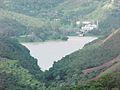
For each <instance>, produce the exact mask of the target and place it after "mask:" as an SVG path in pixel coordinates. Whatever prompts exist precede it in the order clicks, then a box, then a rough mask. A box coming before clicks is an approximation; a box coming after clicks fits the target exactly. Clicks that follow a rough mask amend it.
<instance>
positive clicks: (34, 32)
mask: <svg viewBox="0 0 120 90" xmlns="http://www.w3.org/2000/svg"><path fill="white" fill-rule="evenodd" d="M110 1H111V0H110ZM110 1H109V0H107V1H106V0H84V1H83V0H0V90H120V63H119V60H120V58H119V57H118V56H119V55H120V30H119V29H118V28H120V17H119V15H120V7H119V4H120V2H119V0H115V2H114V3H112V2H110ZM86 20H88V21H99V30H96V31H92V32H90V33H92V34H95V35H108V36H106V37H103V38H99V39H98V40H96V41H93V42H91V43H89V44H87V45H85V47H84V48H83V49H81V50H78V51H76V52H74V53H72V54H70V55H67V56H66V57H64V58H62V60H60V61H58V62H55V63H54V65H53V67H52V68H50V70H48V71H45V72H42V71H41V70H40V68H39V67H38V65H37V60H36V59H35V58H33V57H32V56H31V55H30V51H29V50H28V49H27V48H25V47H24V46H22V45H21V44H19V42H18V41H17V40H19V41H21V42H23V41H24V42H34V41H46V40H58V39H61V40H67V39H68V37H67V36H68V35H76V34H75V33H76V32H77V31H78V30H79V29H80V26H77V25H76V21H81V22H82V21H86ZM110 33H111V34H110ZM109 34H110V35H109ZM16 39H17V40H16ZM117 57H118V61H115V62H113V63H112V64H110V65H109V62H110V61H113V60H115V59H116V58H117ZM106 64H108V65H106ZM104 65H106V66H104ZM99 67H100V68H99Z"/></svg>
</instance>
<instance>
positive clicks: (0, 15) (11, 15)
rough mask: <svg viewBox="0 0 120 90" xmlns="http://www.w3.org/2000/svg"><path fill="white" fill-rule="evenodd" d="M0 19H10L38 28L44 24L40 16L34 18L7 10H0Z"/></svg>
mask: <svg viewBox="0 0 120 90" xmlns="http://www.w3.org/2000/svg"><path fill="white" fill-rule="evenodd" d="M0 19H12V20H15V21H17V22H19V23H21V24H22V25H24V26H27V27H36V28H37V27H38V28H39V27H42V26H43V25H45V21H43V20H41V19H40V18H34V17H30V16H27V15H24V14H20V13H15V12H12V11H7V10H0Z"/></svg>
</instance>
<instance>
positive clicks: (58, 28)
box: [0, 0, 120, 42]
mask: <svg viewBox="0 0 120 90" xmlns="http://www.w3.org/2000/svg"><path fill="white" fill-rule="evenodd" d="M119 14H120V13H119V0H114V2H112V1H111V0H99V1H98V0H84V1H83V0H0V24H2V26H5V27H6V28H7V29H8V30H10V31H9V34H8V35H10V36H13V37H15V38H17V39H18V40H20V41H31V42H32V41H46V40H51V39H52V40H56V39H64V40H67V38H66V36H67V35H75V34H76V33H75V32H77V31H79V29H80V28H79V27H78V26H77V25H76V21H81V22H82V21H98V22H99V30H97V31H94V32H91V33H92V34H94V35H104V34H108V33H110V32H111V30H113V29H117V28H119V27H120V22H119V20H120V17H119Z"/></svg>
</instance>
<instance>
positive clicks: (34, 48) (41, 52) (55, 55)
mask: <svg viewBox="0 0 120 90" xmlns="http://www.w3.org/2000/svg"><path fill="white" fill-rule="evenodd" d="M95 39H97V38H96V37H74V36H73V37H69V39H68V41H47V42H35V43H22V44H23V45H24V46H26V47H27V48H28V49H29V50H30V54H31V55H32V56H33V57H34V58H36V59H38V65H39V66H40V68H41V70H43V71H45V70H49V68H50V67H52V65H53V63H54V61H58V60H60V59H62V57H65V56H66V55H68V54H71V53H73V52H75V51H77V50H79V49H82V48H83V46H84V45H85V44H87V43H89V42H91V41H93V40H95Z"/></svg>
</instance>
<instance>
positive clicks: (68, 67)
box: [45, 30, 120, 90]
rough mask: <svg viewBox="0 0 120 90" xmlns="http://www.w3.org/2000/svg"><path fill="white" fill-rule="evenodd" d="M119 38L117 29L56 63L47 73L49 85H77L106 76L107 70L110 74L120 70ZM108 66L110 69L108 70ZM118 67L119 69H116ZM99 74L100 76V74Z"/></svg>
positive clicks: (119, 34) (119, 32)
mask: <svg viewBox="0 0 120 90" xmlns="http://www.w3.org/2000/svg"><path fill="white" fill-rule="evenodd" d="M119 38H120V30H117V31H115V32H113V33H112V34H111V35H110V36H108V37H107V38H105V39H100V40H97V41H94V42H93V43H91V44H89V45H86V46H85V47H84V48H83V49H82V50H78V51H77V52H75V53H73V54H71V55H68V56H66V57H64V58H63V59H62V60H60V61H58V62H56V63H54V65H53V67H52V68H51V69H50V70H49V71H47V72H46V74H45V75H46V77H45V78H46V81H49V82H50V83H49V82H48V85H49V84H50V85H53V86H65V87H66V86H72V85H73V86H76V85H81V84H82V83H84V82H86V81H89V80H92V79H95V78H98V77H101V76H104V75H103V74H104V73H107V72H108V74H109V73H113V72H119V71H120V70H119V67H118V66H119V62H120V57H119V55H120V40H119ZM107 68H109V69H108V70H106V69H107ZM113 68H114V69H113ZM116 69H118V70H117V71H116ZM112 70H113V71H112ZM101 72H103V73H101ZM100 73H101V74H100ZM99 74H100V76H98V75H99ZM68 90H69V89H68ZM73 90H74V89H73ZM85 90H89V89H85ZM90 90H92V89H90ZM95 90H97V89H95ZM100 90H102V89H100ZM103 90H104V89H103Z"/></svg>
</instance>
